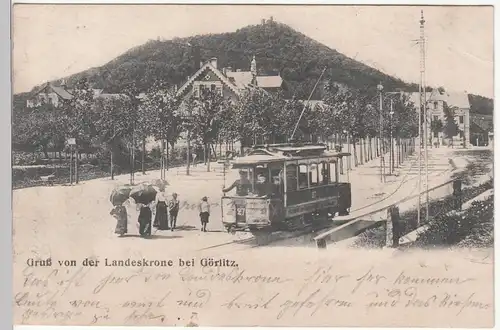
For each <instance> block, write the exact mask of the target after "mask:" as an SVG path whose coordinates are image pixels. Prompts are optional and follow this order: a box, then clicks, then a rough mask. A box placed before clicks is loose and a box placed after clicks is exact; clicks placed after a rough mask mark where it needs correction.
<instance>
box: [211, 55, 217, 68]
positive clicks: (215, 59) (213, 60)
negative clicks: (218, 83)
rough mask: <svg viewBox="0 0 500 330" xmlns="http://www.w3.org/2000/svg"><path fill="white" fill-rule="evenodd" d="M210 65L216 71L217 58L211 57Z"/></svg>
mask: <svg viewBox="0 0 500 330" xmlns="http://www.w3.org/2000/svg"><path fill="white" fill-rule="evenodd" d="M210 64H212V66H213V67H214V68H216V69H217V57H212V58H211V59H210Z"/></svg>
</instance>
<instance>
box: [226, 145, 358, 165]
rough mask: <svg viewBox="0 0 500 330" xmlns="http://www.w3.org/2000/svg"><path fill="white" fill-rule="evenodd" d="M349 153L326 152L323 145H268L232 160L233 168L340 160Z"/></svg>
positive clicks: (326, 149) (255, 148)
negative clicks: (296, 161) (310, 160)
mask: <svg viewBox="0 0 500 330" xmlns="http://www.w3.org/2000/svg"><path fill="white" fill-rule="evenodd" d="M349 155H350V154H349V153H345V152H336V151H333V150H328V148H327V146H326V145H323V144H292V143H287V144H270V145H259V146H254V147H253V148H252V149H250V151H249V152H248V154H247V155H246V156H243V157H238V158H237V159H235V160H234V162H233V165H234V166H235V167H240V166H248V165H257V164H268V163H276V162H285V161H290V160H301V159H314V158H330V157H332V158H333V157H335V158H340V157H343V156H349Z"/></svg>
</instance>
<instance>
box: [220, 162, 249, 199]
mask: <svg viewBox="0 0 500 330" xmlns="http://www.w3.org/2000/svg"><path fill="white" fill-rule="evenodd" d="M253 174H254V173H253V170H252V169H251V168H246V169H241V170H240V171H239V179H237V180H235V181H234V182H233V183H232V184H231V185H230V186H229V187H227V188H224V189H222V191H223V192H224V193H227V192H230V191H231V190H233V189H235V188H236V195H237V196H247V195H248V194H249V193H251V192H252V191H253V184H252V181H253V176H254V175H253Z"/></svg>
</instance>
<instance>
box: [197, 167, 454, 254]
mask: <svg viewBox="0 0 500 330" xmlns="http://www.w3.org/2000/svg"><path fill="white" fill-rule="evenodd" d="M416 162H417V161H416V160H415V161H413V162H412V163H411V165H410V168H409V169H408V170H407V171H406V173H405V175H404V177H403V179H402V180H401V182H400V183H399V184H398V186H397V187H396V188H395V189H394V190H393V191H392V192H391V193H389V194H388V195H386V196H384V198H382V199H380V200H378V201H376V202H374V203H370V204H367V205H363V206H361V207H358V208H356V209H353V210H351V212H354V211H359V210H363V209H367V208H369V207H372V206H375V205H377V204H383V203H384V202H385V201H386V200H387V199H389V198H391V197H392V196H394V194H396V193H397V192H398V191H400V189H401V188H402V186H403V185H404V184H405V183H407V182H410V181H413V180H416V179H417V177H418V176H416V175H410V172H411V169H412V168H413V167H414V165H415V164H416ZM450 171H451V169H449V168H448V169H444V170H440V171H436V172H434V173H433V176H440V175H443V174H445V173H446V172H450ZM415 189H416V188H413V189H412V190H411V191H408V192H407V193H405V196H404V197H402V199H406V198H408V197H410V196H412V194H413V193H414V191H415ZM367 213H370V212H367ZM332 219H333V218H332ZM341 224H342V223H339V222H334V221H329V222H325V223H324V224H321V225H318V226H308V227H306V228H304V229H301V230H297V231H293V232H286V231H276V232H271V233H269V234H264V235H263V236H262V237H255V236H254V237H250V238H243V239H240V240H232V241H228V242H224V243H220V244H214V245H210V246H207V247H203V248H201V249H198V250H196V252H202V251H209V250H217V249H224V248H225V247H231V249H230V251H242V250H247V249H253V248H258V247H263V246H268V245H271V244H273V243H277V242H283V241H286V240H291V239H294V238H297V237H301V236H305V235H308V234H313V233H315V232H317V231H323V230H327V229H333V228H334V227H338V226H340V225H341ZM235 247H237V248H235ZM221 253H224V251H221Z"/></svg>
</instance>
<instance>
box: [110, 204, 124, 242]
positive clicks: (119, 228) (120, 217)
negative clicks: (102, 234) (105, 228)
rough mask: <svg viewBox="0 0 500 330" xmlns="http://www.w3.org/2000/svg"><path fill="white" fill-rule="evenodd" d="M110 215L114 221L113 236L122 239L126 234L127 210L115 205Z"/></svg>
mask: <svg viewBox="0 0 500 330" xmlns="http://www.w3.org/2000/svg"><path fill="white" fill-rule="evenodd" d="M110 214H111V215H112V216H113V217H114V218H115V219H116V228H115V234H117V235H118V237H123V236H124V235H125V234H126V233H127V209H126V208H125V206H123V205H121V204H120V205H115V207H114V208H113V209H112V210H111V212H110Z"/></svg>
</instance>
